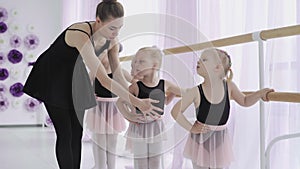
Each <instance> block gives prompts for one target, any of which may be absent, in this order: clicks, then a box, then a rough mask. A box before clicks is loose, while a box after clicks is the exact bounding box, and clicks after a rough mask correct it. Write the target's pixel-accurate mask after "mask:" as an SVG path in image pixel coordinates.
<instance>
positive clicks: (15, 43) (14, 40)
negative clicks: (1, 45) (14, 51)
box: [10, 35, 22, 48]
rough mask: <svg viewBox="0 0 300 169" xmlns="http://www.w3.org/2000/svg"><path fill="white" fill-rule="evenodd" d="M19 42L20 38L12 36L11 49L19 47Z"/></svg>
mask: <svg viewBox="0 0 300 169" xmlns="http://www.w3.org/2000/svg"><path fill="white" fill-rule="evenodd" d="M21 41H22V39H21V38H20V36H18V35H13V36H12V37H11V38H10V46H11V47H13V48H18V47H20V46H21Z"/></svg>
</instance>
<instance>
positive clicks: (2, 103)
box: [0, 96, 9, 111]
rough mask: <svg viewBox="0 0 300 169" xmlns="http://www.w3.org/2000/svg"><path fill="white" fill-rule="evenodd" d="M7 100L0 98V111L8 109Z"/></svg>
mask: <svg viewBox="0 0 300 169" xmlns="http://www.w3.org/2000/svg"><path fill="white" fill-rule="evenodd" d="M8 105H9V103H8V99H7V98H6V97H4V96H0V111H5V110H6V109H7V108H8Z"/></svg>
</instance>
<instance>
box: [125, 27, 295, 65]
mask: <svg viewBox="0 0 300 169" xmlns="http://www.w3.org/2000/svg"><path fill="white" fill-rule="evenodd" d="M299 34H300V25H294V26H287V27H282V28H276V29H269V30H263V31H261V32H260V37H261V39H263V40H267V39H273V38H279V37H287V36H293V35H299ZM253 41H255V40H253V38H252V33H248V34H244V35H238V36H233V37H228V38H223V39H217V40H213V41H208V42H203V43H197V44H192V45H188V46H180V47H174V48H168V49H164V50H163V52H164V54H165V55H170V54H179V53H186V52H192V51H197V50H202V49H206V48H209V47H222V46H230V45H236V44H241V43H247V42H253ZM132 57H133V55H131V56H124V57H120V61H121V62H122V61H129V60H131V59H132Z"/></svg>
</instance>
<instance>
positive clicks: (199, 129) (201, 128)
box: [190, 121, 211, 134]
mask: <svg viewBox="0 0 300 169" xmlns="http://www.w3.org/2000/svg"><path fill="white" fill-rule="evenodd" d="M209 131H211V130H210V128H209V127H207V126H206V125H205V124H202V123H199V122H198V121H195V123H194V124H193V126H192V128H191V130H190V132H191V133H193V134H199V133H207V132H209Z"/></svg>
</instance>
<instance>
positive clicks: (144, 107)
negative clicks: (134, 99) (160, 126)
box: [138, 98, 163, 119]
mask: <svg viewBox="0 0 300 169" xmlns="http://www.w3.org/2000/svg"><path fill="white" fill-rule="evenodd" d="M141 101H142V103H143V104H141V105H138V108H139V109H140V111H141V112H142V113H143V115H144V117H145V116H146V115H149V116H150V117H152V118H153V119H158V118H160V116H161V115H160V114H158V113H157V112H163V110H162V109H160V108H158V107H156V106H153V105H152V103H158V102H159V101H158V100H152V99H149V98H148V99H141Z"/></svg>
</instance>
